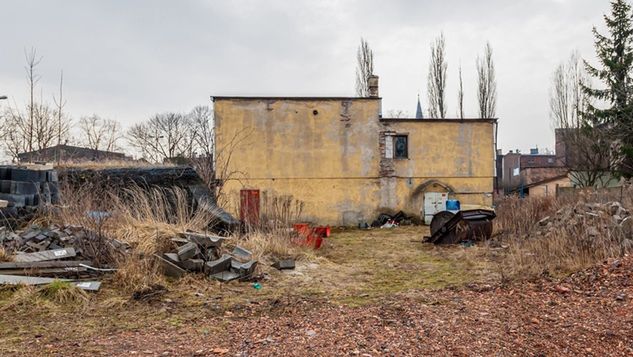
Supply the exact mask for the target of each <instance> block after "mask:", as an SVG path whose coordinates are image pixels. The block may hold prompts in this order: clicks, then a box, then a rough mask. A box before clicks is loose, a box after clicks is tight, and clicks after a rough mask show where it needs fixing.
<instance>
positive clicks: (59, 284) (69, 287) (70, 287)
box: [39, 280, 89, 306]
mask: <svg viewBox="0 0 633 357" xmlns="http://www.w3.org/2000/svg"><path fill="white" fill-rule="evenodd" d="M39 294H40V295H41V296H42V297H43V298H45V299H48V300H50V301H53V302H55V303H58V304H61V305H66V304H72V305H73V306H77V305H83V304H84V303H86V302H88V300H89V299H88V293H86V292H85V291H84V290H82V289H80V288H78V287H76V286H75V285H74V284H71V283H70V282H67V281H62V280H55V281H53V282H52V283H50V284H47V285H44V286H43V287H41V288H40V290H39Z"/></svg>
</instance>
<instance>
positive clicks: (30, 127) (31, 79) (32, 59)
mask: <svg viewBox="0 0 633 357" xmlns="http://www.w3.org/2000/svg"><path fill="white" fill-rule="evenodd" d="M24 57H25V59H26V66H25V67H24V69H25V71H26V80H27V82H28V86H29V95H30V96H29V104H28V107H27V109H28V112H29V116H28V122H27V125H26V128H25V129H26V143H27V144H26V150H27V151H32V150H33V139H34V133H33V132H34V127H35V115H36V110H37V109H36V104H35V88H36V86H37V83H38V82H39V80H40V76H39V75H38V74H37V72H36V67H37V65H39V64H40V62H41V61H42V57H38V56H37V50H36V49H35V48H31V51H29V52H26V50H25V51H24Z"/></svg>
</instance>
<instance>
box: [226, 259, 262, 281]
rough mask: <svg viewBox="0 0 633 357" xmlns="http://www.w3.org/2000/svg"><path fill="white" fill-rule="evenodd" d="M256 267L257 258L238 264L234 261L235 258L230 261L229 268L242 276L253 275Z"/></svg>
mask: <svg viewBox="0 0 633 357" xmlns="http://www.w3.org/2000/svg"><path fill="white" fill-rule="evenodd" d="M233 262H235V263H236V264H234V263H233ZM256 267H257V260H251V261H249V262H247V263H242V264H240V263H239V262H236V261H235V260H233V261H232V262H231V270H233V271H235V272H237V273H239V274H240V276H241V277H243V278H246V277H249V276H251V275H253V273H254V272H255V268H256Z"/></svg>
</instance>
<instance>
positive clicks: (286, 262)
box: [273, 259, 295, 270]
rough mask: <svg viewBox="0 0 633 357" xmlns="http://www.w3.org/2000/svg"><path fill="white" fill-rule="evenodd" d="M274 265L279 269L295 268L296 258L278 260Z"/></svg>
mask: <svg viewBox="0 0 633 357" xmlns="http://www.w3.org/2000/svg"><path fill="white" fill-rule="evenodd" d="M273 267H274V268H276V269H279V270H285V269H294V268H295V260H294V259H282V260H279V261H276V262H275V263H274V264H273Z"/></svg>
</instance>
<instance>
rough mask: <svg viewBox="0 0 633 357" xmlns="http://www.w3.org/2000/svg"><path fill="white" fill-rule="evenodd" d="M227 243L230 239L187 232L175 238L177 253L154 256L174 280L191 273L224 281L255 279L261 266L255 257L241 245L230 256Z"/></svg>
mask: <svg viewBox="0 0 633 357" xmlns="http://www.w3.org/2000/svg"><path fill="white" fill-rule="evenodd" d="M225 240H227V238H224V237H219V236H210V235H206V234H201V233H194V232H185V233H183V234H182V235H181V236H180V237H176V238H172V241H173V242H174V243H175V245H176V249H175V250H174V251H172V252H169V253H164V254H163V255H158V254H156V255H154V256H155V257H156V259H158V260H159V261H160V263H161V265H162V267H163V272H164V274H165V275H167V276H170V277H174V278H180V277H182V276H184V275H185V274H187V272H200V273H204V274H205V275H208V276H209V277H210V278H213V279H216V280H219V281H223V282H227V281H231V280H236V279H240V280H247V279H250V278H252V277H253V273H254V272H255V268H256V267H257V260H254V259H253V254H252V253H251V252H250V251H248V250H246V249H244V248H242V247H239V246H235V247H234V249H233V250H232V251H231V253H228V254H227V253H225V252H224V250H223V247H222V243H223V242H224V241H225Z"/></svg>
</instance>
